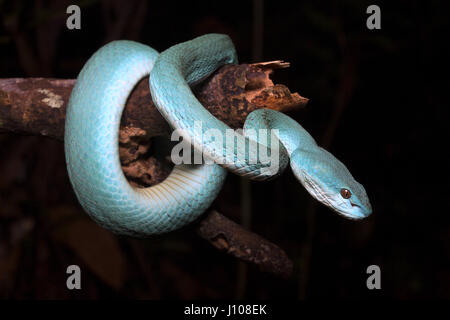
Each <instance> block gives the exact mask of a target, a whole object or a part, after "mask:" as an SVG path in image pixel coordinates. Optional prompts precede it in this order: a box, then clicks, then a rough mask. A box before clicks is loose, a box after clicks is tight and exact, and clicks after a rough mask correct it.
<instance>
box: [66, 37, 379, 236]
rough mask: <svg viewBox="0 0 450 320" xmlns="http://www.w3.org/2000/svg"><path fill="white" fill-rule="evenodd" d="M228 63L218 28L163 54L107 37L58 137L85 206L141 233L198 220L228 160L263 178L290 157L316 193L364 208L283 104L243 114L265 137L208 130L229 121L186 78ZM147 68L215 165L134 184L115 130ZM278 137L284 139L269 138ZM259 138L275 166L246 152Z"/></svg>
mask: <svg viewBox="0 0 450 320" xmlns="http://www.w3.org/2000/svg"><path fill="white" fill-rule="evenodd" d="M228 63H237V58H236V53H235V49H234V46H233V44H232V42H231V40H230V39H229V37H227V36H225V35H218V34H209V35H205V36H202V37H198V38H196V39H194V40H191V41H188V42H185V43H181V44H178V45H175V46H173V47H171V48H169V49H167V50H166V51H164V52H163V53H161V54H160V55H158V53H157V52H156V51H155V50H153V49H152V48H150V47H148V46H145V45H142V44H139V43H136V42H132V41H124V40H121V41H114V42H111V43H109V44H107V45H105V46H104V47H102V48H100V49H99V50H98V51H97V52H96V53H95V54H94V55H93V56H92V57H91V58H90V59H89V61H88V62H87V63H86V64H85V66H84V67H83V69H82V70H81V72H80V74H79V76H78V78H77V82H76V85H75V87H74V89H73V90H72V93H71V96H70V99H69V105H68V109H67V114H66V125H65V140H64V141H65V153H66V162H67V168H68V172H69V177H70V180H71V183H72V185H73V188H74V190H75V193H76V195H77V198H78V200H79V201H80V203H81V205H82V206H83V208H84V209H85V210H86V211H87V213H88V214H89V215H90V216H91V217H92V218H93V219H94V220H95V221H96V222H97V223H99V224H100V225H101V226H103V227H105V228H107V229H109V230H111V231H113V232H115V233H118V234H126V235H133V236H139V237H143V236H147V235H151V234H158V233H164V232H168V231H171V230H174V229H177V228H180V227H182V226H184V225H186V224H188V223H190V222H191V221H193V220H195V219H196V218H197V217H198V216H199V215H201V214H202V213H203V212H204V211H205V210H206V209H207V208H208V207H209V206H210V205H211V203H212V201H213V200H214V199H215V198H216V196H217V194H218V192H219V191H220V189H221V187H222V184H223V182H224V180H225V177H226V172H227V170H229V171H232V172H233V173H236V174H239V175H243V176H246V177H248V178H251V179H255V180H264V179H268V178H273V177H274V176H277V175H278V174H280V173H281V172H282V171H283V169H284V168H285V166H286V165H287V163H289V162H290V164H291V168H292V169H293V171H294V174H295V175H296V177H297V178H298V179H299V180H300V182H301V183H302V184H303V185H304V186H305V188H306V189H307V190H308V191H309V192H310V193H311V195H313V196H314V197H315V198H316V199H318V200H319V201H321V202H322V203H324V204H325V205H327V206H329V207H330V208H332V209H334V210H335V211H336V212H338V213H340V214H342V215H344V216H346V217H348V218H353V219H360V218H363V217H365V216H367V215H369V214H370V212H371V207H370V203H369V201H368V198H367V195H366V192H365V190H364V188H363V187H362V185H360V184H359V183H358V182H356V181H355V180H354V179H353V177H352V176H351V174H350V173H349V172H348V170H347V168H346V167H345V166H344V165H343V164H342V163H341V162H340V161H339V160H337V159H336V158H335V157H334V156H333V155H331V154H330V153H328V152H327V151H325V150H323V149H322V148H320V147H318V146H317V144H316V143H315V141H314V139H313V138H312V137H311V136H310V135H309V134H308V133H307V132H306V131H305V130H304V129H303V128H302V127H301V126H300V125H299V124H298V123H297V122H295V121H294V120H292V119H291V118H289V117H288V116H286V115H284V114H282V113H279V112H276V111H273V110H266V109H264V110H256V111H254V112H252V113H251V114H250V115H249V116H248V118H247V119H246V122H245V125H244V128H245V129H246V130H250V129H255V130H258V129H277V131H276V138H273V139H272V140H270V139H264V141H263V139H262V138H261V137H258V136H256V137H250V136H246V135H243V134H241V133H237V132H233V133H232V135H233V137H232V138H233V139H234V140H235V141H236V142H237V143H236V147H234V148H227V147H226V146H225V145H224V143H223V141H218V140H216V139H212V138H208V139H205V134H206V133H207V131H208V130H211V129H213V130H216V131H218V132H220V133H223V134H224V136H225V132H226V131H227V129H229V128H228V126H227V125H226V124H224V123H223V122H221V121H219V120H218V119H216V118H215V117H213V116H212V115H211V114H210V113H209V112H208V111H207V110H206V109H204V108H203V106H202V105H201V104H200V103H199V102H198V101H197V99H196V98H195V96H194V95H193V94H192V91H191V89H190V86H192V85H195V84H196V83H198V82H200V81H202V80H203V79H205V78H206V77H207V76H209V75H210V74H211V73H212V72H214V71H215V70H216V69H217V68H218V67H220V66H222V65H224V64H228ZM150 72H151V76H150V90H151V94H152V98H153V101H154V103H155V105H156V107H157V108H158V110H159V111H160V112H161V114H162V115H163V117H164V118H165V119H166V120H167V121H168V122H169V124H170V125H171V126H172V127H173V128H174V129H178V130H180V132H181V134H182V135H183V138H185V139H187V140H188V141H189V142H190V143H191V144H192V146H193V147H194V148H195V149H196V150H201V151H202V153H203V154H204V155H205V157H206V158H208V159H212V160H214V161H215V162H216V163H219V164H220V165H218V164H201V165H187V164H180V165H176V166H175V167H174V169H173V170H172V172H171V173H170V175H169V176H168V177H167V178H166V179H165V180H164V181H163V182H161V183H160V184H158V185H155V186H152V187H149V188H142V189H141V188H134V187H132V186H130V184H129V183H128V182H127V180H126V178H125V176H124V174H123V171H122V169H121V165H120V160H119V150H118V148H119V146H118V145H119V142H118V132H119V125H120V118H121V115H122V111H123V108H124V106H125V103H126V100H127V98H128V96H129V94H130V92H131V91H132V89H133V87H134V86H135V84H136V83H137V82H138V81H139V80H140V79H142V78H143V77H145V76H147V75H149V74H150ZM196 121H201V124H202V126H201V130H200V131H199V130H195V122H196ZM227 132H230V131H229V130H228V131H227ZM278 140H279V141H280V142H281V144H280V146H279V147H275V145H276V144H275V143H274V142H278ZM246 146H247V147H246ZM261 148H264V149H265V150H266V151H268V152H269V153H272V154H274V153H275V154H277V155H279V157H278V163H277V166H276V167H275V168H272V167H271V166H268V165H267V164H265V163H262V162H261V161H259V160H257V161H250V160H251V159H258V155H256V154H254V153H255V150H260V149H261ZM224 168H226V169H224ZM343 190H345V191H343ZM349 194H350V196H348V195H349Z"/></svg>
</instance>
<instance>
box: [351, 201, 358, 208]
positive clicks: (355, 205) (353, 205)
mask: <svg viewBox="0 0 450 320" xmlns="http://www.w3.org/2000/svg"><path fill="white" fill-rule="evenodd" d="M350 204H351V205H352V207H358V208H359V206H358V205H357V204H354V203H353V202H350Z"/></svg>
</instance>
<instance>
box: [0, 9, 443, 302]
mask: <svg viewBox="0 0 450 320" xmlns="http://www.w3.org/2000/svg"><path fill="white" fill-rule="evenodd" d="M69 4H75V2H73V1H70V2H66V1H35V2H28V1H0V12H1V15H0V21H1V23H0V77H2V78H10V77H31V76H34V77H36V76H39V77H57V78H75V77H76V75H77V74H78V72H79V70H80V69H81V67H82V66H83V63H84V62H85V61H86V60H87V59H88V58H89V57H90V55H92V53H93V52H94V51H95V50H97V49H98V48H99V47H100V46H102V45H103V44H105V43H107V42H109V41H111V40H115V39H132V40H137V41H140V42H142V43H145V44H148V45H150V46H152V47H154V48H155V49H157V50H158V51H161V50H164V49H165V48H167V47H169V46H171V45H173V44H176V43H179V42H182V41H186V40H190V39H192V38H194V37H195V36H198V35H201V34H205V33H210V32H220V33H226V34H228V35H230V36H231V38H232V39H233V41H234V43H235V45H236V48H237V52H238V55H239V59H240V61H241V62H252V59H253V57H255V56H257V55H258V52H256V53H255V49H254V48H253V49H252V43H253V42H252V41H253V40H252V39H253V37H254V31H253V22H254V8H253V4H252V2H251V1H249V2H244V1H239V2H230V1H227V2H224V1H214V2H213V1H208V2H206V1H205V2H199V1H183V2H174V1H167V0H166V1H151V2H150V1H149V2H145V1H137V0H136V1H135V0H128V1H82V2H79V3H78V4H79V5H80V7H81V11H82V18H81V24H82V29H81V30H72V31H71V30H67V29H66V27H65V20H66V18H67V15H66V13H65V9H66V7H67V6H68V5H69ZM370 4H377V5H379V6H380V8H381V26H382V28H381V30H368V29H367V28H366V19H367V17H368V14H366V8H367V6H368V5H370ZM449 15H450V6H449V4H448V2H444V1H442V2H437V1H406V0H405V1H389V2H387V1H386V2H384V1H370V2H368V1H359V0H346V1H320V3H319V2H318V1H295V2H283V1H265V2H264V10H263V18H264V23H263V28H259V29H258V30H257V31H256V32H260V33H262V35H263V46H262V53H261V52H260V53H259V54H262V57H261V58H262V59H261V60H262V61H270V60H278V59H282V60H285V61H289V62H290V63H291V67H290V68H288V69H285V70H280V71H277V73H276V74H275V75H274V81H275V82H276V83H282V84H285V85H287V86H288V87H289V88H290V89H291V91H292V92H299V93H300V94H301V95H302V96H305V97H308V98H309V99H310V102H309V104H308V106H307V108H305V109H303V110H299V111H298V112H295V113H291V114H290V116H292V117H293V118H295V119H296V120H297V121H299V122H300V123H301V124H302V125H303V126H304V127H305V128H306V129H307V130H308V131H309V132H310V133H311V134H312V135H313V137H315V138H316V140H317V141H318V142H319V144H320V145H322V146H325V147H326V148H327V149H328V150H329V151H331V152H332V153H333V154H334V155H335V156H336V157H337V158H339V159H340V160H342V161H343V162H344V163H345V164H346V165H347V167H348V168H349V169H350V171H351V172H352V174H353V175H354V176H355V177H356V179H357V180H358V181H359V182H361V183H362V184H363V185H364V186H365V188H366V190H367V192H368V195H369V197H370V200H371V203H372V206H373V209H374V211H373V214H372V215H371V216H370V217H369V218H368V219H366V220H364V221H357V222H355V221H348V220H346V219H344V218H342V217H340V216H338V215H336V214H334V213H333V212H331V211H330V210H328V209H327V208H325V207H323V206H321V205H314V202H313V201H311V199H310V196H309V195H308V194H307V193H306V191H305V190H304V189H303V188H302V187H301V185H300V184H299V183H298V182H297V181H296V180H295V178H294V176H293V174H292V173H291V172H290V170H289V169H288V170H287V171H286V172H285V173H284V175H283V176H282V177H281V178H279V179H278V180H276V181H271V182H264V183H253V182H252V183H251V186H252V200H251V202H252V217H251V229H252V230H253V231H254V232H256V233H258V234H260V235H261V236H263V237H264V238H266V239H269V240H270V241H272V242H274V243H276V244H278V245H279V246H280V247H281V248H283V249H284V250H285V251H286V252H287V254H288V255H289V256H290V258H291V259H292V260H293V261H294V263H295V270H294V274H293V276H292V277H291V278H290V279H288V280H281V279H278V278H276V277H274V276H271V275H268V274H264V273H261V272H260V271H258V270H257V269H256V268H254V267H252V266H248V269H247V271H245V267H242V265H239V263H237V261H236V260H235V259H234V258H232V257H230V256H227V255H226V254H224V253H221V252H219V251H217V250H215V249H214V248H213V247H212V246H211V245H210V244H208V243H207V242H206V241H204V240H202V239H200V238H199V237H198V236H196V235H195V233H194V232H193V227H192V226H190V227H187V228H185V229H183V230H180V231H177V232H173V233H171V234H168V235H164V236H160V237H156V238H152V239H147V240H136V239H129V238H123V237H116V236H114V235H112V234H110V233H109V232H107V231H105V230H103V229H101V228H99V227H97V226H96V225H95V224H94V223H93V222H91V220H90V219H88V218H87V215H86V214H85V213H84V212H83V211H82V210H81V208H80V206H79V205H78V204H77V202H76V199H75V197H74V194H73V192H72V189H71V186H70V183H69V180H68V177H67V174H66V169H65V163H64V152H63V145H62V144H61V143H60V142H57V141H52V140H50V139H46V138H41V137H24V136H17V135H12V134H3V135H0V154H1V157H0V192H1V196H0V297H2V298H14V299H23V298H40V299H45V298H57V299H73V298H139V299H142V298H154V299H160V298H181V299H191V298H242V297H246V298H278V299H281V298H290V299H297V298H300V299H305V298H306V299H314V298H324V297H325V298H339V299H360V298H371V299H385V298H387V299H391V298H396V299H410V298H449V297H450V268H449V267H450V263H449V262H450V261H449V250H450V237H449V200H448V179H446V178H445V175H446V172H447V168H448V161H446V160H445V159H446V155H445V154H446V152H445V151H446V145H447V144H448V142H447V141H446V140H445V139H442V138H443V137H444V136H446V131H447V130H446V127H447V121H448V120H449V104H448V102H447V101H448V99H446V98H447V94H448V89H449V86H448V82H449V81H448V74H447V73H446V71H445V67H446V65H445V62H446V60H447V59H448V57H449V51H448V49H447V48H446V43H447V42H448V38H449V23H448V20H449ZM0 123H1V121H0ZM438 139H442V141H443V143H440V142H439V141H438ZM239 185H240V181H239V178H238V177H235V176H232V175H229V176H228V179H227V182H226V185H225V187H224V189H223V191H222V192H221V194H220V196H219V198H218V200H217V203H216V207H217V208H218V209H219V210H220V212H222V213H223V214H225V215H227V216H228V217H230V218H231V219H233V220H235V221H239V220H240V219H241V217H240V199H241V197H240V192H239ZM70 264H78V265H79V266H80V267H81V270H82V290H81V291H76V290H75V291H69V290H67V289H66V286H65V281H66V277H67V275H66V273H65V271H66V267H67V266H68V265H70ZM372 264H376V265H378V266H380V268H381V286H382V289H381V290H378V291H377V292H374V291H370V290H368V289H367V288H366V279H367V277H368V275H367V274H366V268H367V267H368V266H369V265H372Z"/></svg>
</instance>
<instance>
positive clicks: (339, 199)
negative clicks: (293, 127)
mask: <svg viewBox="0 0 450 320" xmlns="http://www.w3.org/2000/svg"><path fill="white" fill-rule="evenodd" d="M291 168H292V170H293V172H294V174H295V176H296V177H297V179H298V180H299V181H300V182H301V184H302V185H303V186H304V187H305V189H306V190H307V191H308V192H309V193H310V194H311V195H312V196H313V197H314V198H315V199H317V200H318V201H319V202H321V203H323V204H324V205H326V206H327V207H329V208H331V209H332V210H333V211H335V212H337V213H338V214H340V215H342V216H344V217H346V218H349V219H354V220H359V219H363V218H366V217H367V216H369V215H370V214H371V213H372V206H371V205H370V202H369V198H368V196H367V193H366V190H365V189H364V187H363V186H362V185H361V184H360V183H358V182H357V181H356V180H355V179H354V178H353V176H352V175H351V174H350V172H349V171H348V169H347V168H346V167H345V165H344V164H343V163H342V162H340V161H339V160H338V159H337V158H336V157H334V156H333V155H332V154H331V153H329V152H328V151H326V150H325V149H323V148H320V147H319V148H316V149H315V150H314V151H310V150H302V149H296V150H294V152H293V153H292V154H291Z"/></svg>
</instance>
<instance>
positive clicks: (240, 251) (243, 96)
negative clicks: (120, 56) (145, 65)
mask: <svg viewBox="0 0 450 320" xmlns="http://www.w3.org/2000/svg"><path fill="white" fill-rule="evenodd" d="M288 66H289V64H288V63H284V62H282V61H271V62H265V63H256V64H241V65H226V66H224V67H222V68H221V69H219V70H218V71H216V72H215V73H214V74H213V75H212V76H211V77H209V78H208V79H207V80H206V81H204V82H203V83H202V84H201V85H200V86H198V87H197V88H195V89H194V93H195V94H196V96H197V98H198V99H199V101H200V102H201V103H202V104H203V105H204V106H205V107H206V109H207V110H209V111H210V112H211V113H212V114H213V115H214V116H216V117H217V118H218V119H220V120H222V121H224V122H225V123H227V124H228V125H229V126H231V127H232V128H239V127H242V125H243V123H244V121H245V118H246V117H247V115H248V114H249V113H250V112H252V111H253V110H256V109H259V108H270V109H274V110H278V111H282V112H287V111H290V110H294V109H298V108H301V107H304V106H305V105H306V104H307V102H308V99H306V98H304V97H301V96H300V95H299V94H298V93H291V92H290V91H289V89H288V88H287V87H286V86H284V85H280V84H273V82H272V81H271V80H270V75H271V74H272V72H273V70H274V69H278V68H285V67H288ZM75 81H76V80H72V79H69V80H62V79H48V78H14V79H0V132H15V133H24V134H31V135H42V136H48V137H51V138H55V139H58V140H61V141H62V140H63V138H64V121H65V111H66V107H67V102H68V99H69V96H70V92H71V90H72V87H73V85H74V84H75ZM169 133H170V129H169V126H168V125H167V123H166V122H165V120H164V119H163V118H162V116H161V115H160V114H159V112H158V110H157V109H156V108H155V106H154V105H153V103H152V100H151V96H150V92H149V87H148V79H146V78H145V79H143V80H141V81H140V82H139V83H138V84H137V86H136V87H135V89H134V90H133V92H132V93H131V95H130V97H129V99H128V101H127V104H126V107H125V110H124V112H123V115H122V120H121V128H120V132H119V141H120V144H119V149H120V159H121V162H122V168H123V170H124V173H125V175H126V176H127V178H128V179H129V181H130V182H131V183H132V184H134V185H137V186H150V185H154V184H156V183H159V182H161V181H162V180H164V179H165V178H166V177H167V175H168V174H169V172H170V168H171V165H170V163H169V161H168V160H166V159H165V158H164V157H163V158H161V157H158V156H157V155H156V154H155V153H154V152H153V151H154V150H152V148H151V146H152V143H154V139H153V138H155V137H157V136H165V135H167V134H169ZM197 230H198V234H199V235H200V236H201V237H203V238H204V239H206V240H208V241H209V242H210V243H211V244H213V245H214V246H215V247H217V248H219V249H225V250H226V252H227V253H229V254H231V255H233V256H235V257H237V258H239V259H242V260H244V261H248V262H252V263H254V264H256V265H258V266H259V267H260V268H261V269H262V270H264V271H268V272H271V273H274V274H276V275H279V276H282V277H287V276H289V275H290V273H291V272H292V262H291V261H290V260H289V258H288V257H287V255H286V254H285V253H284V251H283V250H281V249H280V248H279V247H277V246H276V245H274V244H272V243H270V242H268V241H267V240H264V239H262V238H261V237H260V236H258V235H256V234H254V233H252V232H249V231H247V230H245V229H243V228H242V227H241V226H239V225H238V224H235V223H234V222H232V221H230V220H228V219H227V218H226V217H224V216H221V215H220V214H218V213H217V212H211V213H210V214H208V215H205V217H204V218H203V220H202V221H201V222H200V223H199V225H198V228H197Z"/></svg>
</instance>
